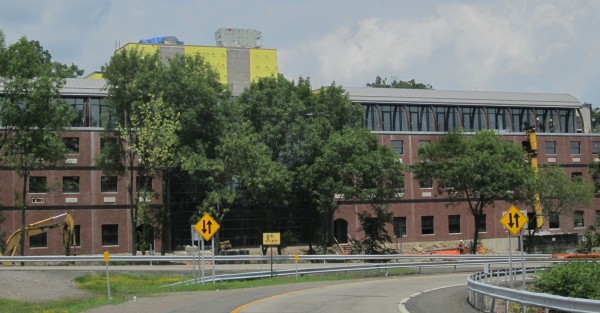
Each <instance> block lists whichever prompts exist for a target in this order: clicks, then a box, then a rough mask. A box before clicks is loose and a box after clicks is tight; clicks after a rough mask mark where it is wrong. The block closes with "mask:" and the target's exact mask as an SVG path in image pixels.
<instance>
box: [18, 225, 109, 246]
mask: <svg viewBox="0 0 600 313" xmlns="http://www.w3.org/2000/svg"><path fill="white" fill-rule="evenodd" d="M101 229H102V230H101V231H102V246H118V245H119V225H118V224H103V225H102V228H101ZM74 234H75V246H76V247H81V225H75V228H74ZM29 247H31V248H47V247H48V233H42V234H38V235H34V236H31V237H29Z"/></svg>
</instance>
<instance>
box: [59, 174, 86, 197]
mask: <svg viewBox="0 0 600 313" xmlns="http://www.w3.org/2000/svg"><path fill="white" fill-rule="evenodd" d="M79 184H80V177H79V176H63V178H62V189H63V190H62V192H63V193H79V192H80V189H81V188H80V185H79Z"/></svg>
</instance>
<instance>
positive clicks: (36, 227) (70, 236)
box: [2, 213, 76, 256]
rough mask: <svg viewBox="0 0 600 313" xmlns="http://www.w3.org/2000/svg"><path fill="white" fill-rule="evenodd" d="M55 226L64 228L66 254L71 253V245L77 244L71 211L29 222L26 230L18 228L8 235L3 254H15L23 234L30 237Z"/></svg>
mask: <svg viewBox="0 0 600 313" xmlns="http://www.w3.org/2000/svg"><path fill="white" fill-rule="evenodd" d="M49 222H50V223H49ZM54 228H62V229H63V244H64V246H65V254H66V255H70V252H71V246H72V245H73V246H74V245H75V241H76V240H75V239H76V238H75V220H73V217H72V216H71V214H69V213H63V214H60V215H57V216H53V217H49V218H47V219H43V220H41V221H38V222H35V223H31V224H28V225H27V226H25V230H24V231H22V230H21V228H19V229H17V230H16V231H15V232H14V233H12V234H11V235H10V236H9V237H8V240H7V241H6V245H5V247H4V251H3V252H2V255H4V256H14V255H15V253H16V251H17V247H18V246H19V243H20V242H21V240H23V235H24V236H25V237H27V238H28V237H31V236H35V235H39V234H44V233H46V232H48V231H49V230H51V229H54Z"/></svg>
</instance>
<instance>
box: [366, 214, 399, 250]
mask: <svg viewBox="0 0 600 313" xmlns="http://www.w3.org/2000/svg"><path fill="white" fill-rule="evenodd" d="M374 211H375V212H374V214H371V213H370V212H367V211H363V212H360V213H358V218H359V220H360V224H361V230H362V231H363V232H364V233H365V239H364V240H363V241H362V242H361V249H362V252H364V253H365V254H387V253H389V252H391V251H392V250H390V249H388V248H386V246H385V243H386V242H390V241H391V240H392V238H391V237H390V235H389V234H388V232H387V230H386V229H385V225H386V224H388V223H391V222H392V221H393V220H394V219H393V216H392V213H390V212H389V211H388V210H387V209H386V207H383V206H374Z"/></svg>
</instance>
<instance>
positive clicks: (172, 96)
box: [161, 54, 231, 252]
mask: <svg viewBox="0 0 600 313" xmlns="http://www.w3.org/2000/svg"><path fill="white" fill-rule="evenodd" d="M161 92H162V98H163V100H164V101H165V103H168V104H169V105H170V106H172V107H173V108H174V111H175V112H176V113H177V114H178V116H179V121H180V129H179V130H178V131H177V132H176V136H177V138H178V142H179V144H178V146H177V147H176V149H174V151H175V153H176V155H177V159H178V161H177V162H176V164H173V165H175V166H169V167H164V168H163V170H162V173H161V177H162V181H163V214H162V225H163V226H162V228H163V229H164V230H165V231H164V232H163V237H162V241H163V243H164V244H163V252H164V249H165V248H166V246H167V244H166V243H167V242H170V238H168V234H170V228H171V215H172V203H171V177H172V175H173V173H175V174H179V175H180V176H183V179H186V180H187V181H188V182H189V184H198V185H199V188H198V190H197V194H194V195H190V196H191V197H193V198H194V199H198V198H199V199H201V200H194V202H196V203H197V202H198V201H208V202H211V201H217V199H218V198H219V196H218V195H219V194H220V195H222V196H224V198H223V199H222V200H223V201H224V202H219V201H217V203H218V206H219V207H220V206H221V205H222V204H223V203H227V202H228V199H229V198H231V197H230V196H225V194H223V193H219V192H218V191H217V190H220V191H222V189H217V190H215V189H214V188H216V186H215V185H214V181H212V180H211V179H210V178H207V177H208V176H206V175H204V174H206V171H208V172H209V173H212V174H214V175H216V176H217V177H218V178H221V176H220V175H221V174H218V170H219V169H221V168H222V167H221V166H220V165H219V164H218V160H216V157H217V146H218V145H219V144H220V140H221V137H222V133H223V131H224V128H225V126H223V125H224V118H223V116H222V112H223V111H224V109H223V107H224V106H225V105H226V104H227V103H228V102H229V98H230V92H229V91H228V90H227V88H226V86H224V85H223V84H221V83H220V81H219V76H218V74H217V72H216V71H215V70H214V69H213V68H212V67H211V66H210V65H209V64H208V63H206V62H205V61H204V59H203V58H202V57H201V56H200V55H198V54H194V55H176V56H175V57H173V58H170V59H169V60H168V62H167V66H166V67H165V68H164V71H163V73H162V75H161ZM215 162H216V163H217V164H215ZM180 171H183V172H184V173H185V175H182V174H183V173H181V172H180ZM179 179H181V178H179ZM199 209H201V208H199ZM201 210H202V209H201ZM213 217H214V218H215V219H217V221H218V222H221V219H219V218H218V217H217V215H213ZM191 218H195V217H191ZM192 222H193V221H192Z"/></svg>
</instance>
